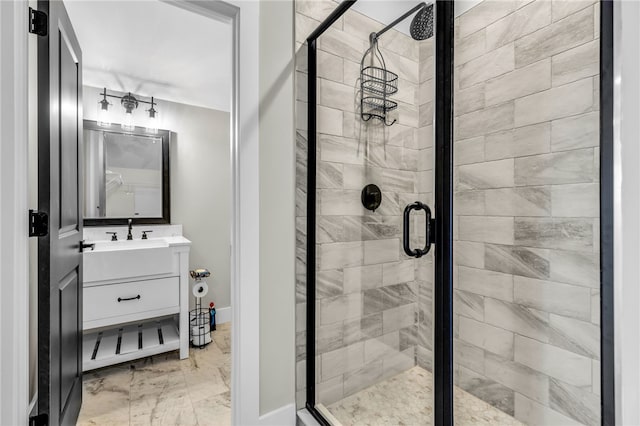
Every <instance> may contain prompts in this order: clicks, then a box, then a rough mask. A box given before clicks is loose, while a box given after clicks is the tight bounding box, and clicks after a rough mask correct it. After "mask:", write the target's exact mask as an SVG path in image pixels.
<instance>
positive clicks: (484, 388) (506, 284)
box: [296, 0, 613, 425]
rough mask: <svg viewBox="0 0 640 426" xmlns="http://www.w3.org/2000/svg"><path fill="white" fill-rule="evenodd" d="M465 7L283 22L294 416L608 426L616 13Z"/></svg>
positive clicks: (515, 5) (369, 5)
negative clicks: (291, 123) (292, 244)
mask: <svg viewBox="0 0 640 426" xmlns="http://www.w3.org/2000/svg"><path fill="white" fill-rule="evenodd" d="M385 3H386V6H388V7H386V8H385V7H384V6H385ZM465 4H467V7H468V9H467V10H462V6H459V7H458V6H455V7H454V2H449V1H442V2H440V1H437V2H435V3H428V4H427V3H420V2H418V1H389V2H380V1H376V2H372V1H368V0H360V1H357V2H355V1H344V2H342V3H336V2H333V1H330V0H323V1H317V0H314V1H297V2H296V50H297V56H296V81H297V98H296V99H297V116H298V120H297V138H296V141H297V170H298V179H297V187H296V191H297V214H296V216H297V222H296V226H297V266H296V271H297V294H296V301H297V309H296V313H297V319H296V320H297V326H296V329H297V336H296V357H297V405H298V408H307V409H308V410H309V411H310V412H311V413H312V414H313V415H314V417H316V419H317V420H318V421H320V422H321V423H322V424H327V423H331V424H338V423H342V424H345V425H347V424H438V425H442V424H453V423H455V424H501V425H508V424H514V425H519V424H532V425H533V424H536V425H537V424H586V425H595V424H600V423H602V424H613V385H612V383H613V382H612V377H613V371H612V370H613V362H612V347H613V344H612V312H611V307H612V300H611V282H612V276H611V267H612V265H611V258H612V257H611V253H612V247H611V241H610V237H608V235H610V233H609V232H608V231H609V230H610V228H611V224H612V222H611V220H612V219H611V198H610V196H611V183H612V180H611V176H612V175H611V138H612V133H611V126H610V122H611V117H612V111H611V96H610V95H611V91H612V82H611V68H612V59H611V54H612V49H611V39H612V31H611V4H610V3H609V2H603V3H599V2H594V1H592V0H587V1H570V0H551V1H550V0H532V1H531V0H530V1H494V0H484V1H476V2H466V3H465ZM469 5H470V6H471V7H469ZM601 99H602V102H601V101H600V100H601ZM600 235H603V238H602V241H601V239H600Z"/></svg>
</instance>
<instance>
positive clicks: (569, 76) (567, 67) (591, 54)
mask: <svg viewBox="0 0 640 426" xmlns="http://www.w3.org/2000/svg"><path fill="white" fill-rule="evenodd" d="M551 66H552V76H551V78H552V81H553V85H554V86H560V85H562V84H566V83H571V82H572V81H576V80H580V79H582V78H585V77H591V76H595V75H598V73H599V72H600V43H599V40H593V41H590V42H588V43H585V44H583V45H580V46H578V47H574V48H573V49H569V50H567V51H566V52H562V53H559V54H557V55H556V56H554V57H553V59H552V65H551Z"/></svg>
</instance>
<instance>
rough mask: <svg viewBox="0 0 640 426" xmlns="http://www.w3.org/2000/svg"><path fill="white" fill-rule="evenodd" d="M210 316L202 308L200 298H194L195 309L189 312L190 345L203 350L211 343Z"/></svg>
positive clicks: (206, 310) (207, 311)
mask: <svg viewBox="0 0 640 426" xmlns="http://www.w3.org/2000/svg"><path fill="white" fill-rule="evenodd" d="M210 318H211V316H210V314H209V310H208V309H205V308H203V307H202V298H200V297H196V306H195V309H192V310H191V311H189V330H190V331H191V345H193V346H194V347H196V348H200V349H202V348H204V347H205V346H206V345H208V344H209V343H211V319H210Z"/></svg>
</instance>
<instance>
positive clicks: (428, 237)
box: [402, 201, 433, 257]
mask: <svg viewBox="0 0 640 426" xmlns="http://www.w3.org/2000/svg"><path fill="white" fill-rule="evenodd" d="M413 210H424V212H425V214H426V216H427V217H426V226H425V244H424V248H422V249H419V248H417V249H412V248H411V247H410V241H411V228H410V222H411V212H412V211H413ZM402 231H403V232H402V236H403V241H402V245H403V248H404V252H405V253H406V254H407V255H408V256H411V257H422V256H424V255H425V254H427V253H429V250H430V249H431V244H432V242H433V220H432V219H431V209H430V208H429V206H427V205H426V204H423V203H421V202H420V201H416V202H415V203H413V204H408V205H407V207H405V209H404V223H403V230H402Z"/></svg>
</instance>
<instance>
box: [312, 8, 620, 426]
mask: <svg viewBox="0 0 640 426" xmlns="http://www.w3.org/2000/svg"><path fill="white" fill-rule="evenodd" d="M356 1H357V0H343V1H342V2H341V3H340V4H339V5H338V6H337V7H336V8H335V9H334V10H333V12H332V13H331V14H330V15H329V16H328V17H327V18H326V19H325V20H324V21H323V22H322V23H321V24H320V25H319V26H318V27H317V28H316V29H315V30H314V31H313V32H312V33H311V34H310V35H309V37H308V38H307V50H308V83H307V84H308V85H307V96H308V100H309V103H308V111H307V119H308V123H307V126H308V137H307V143H308V146H307V151H308V153H307V155H308V157H307V227H306V235H307V247H306V248H307V250H306V252H307V254H306V266H307V270H306V283H307V288H306V295H307V300H306V353H307V357H306V371H305V378H306V408H307V410H308V411H309V412H310V413H311V415H312V416H313V417H314V418H315V419H316V420H317V421H318V422H320V423H321V424H323V425H327V424H329V423H328V422H327V420H326V419H325V418H324V417H323V415H322V413H321V412H320V411H319V410H318V409H317V408H316V400H315V393H316V390H315V378H316V372H315V370H316V357H315V356H309V354H315V353H316V329H315V327H316V271H315V269H316V198H317V197H316V168H317V158H316V155H317V153H316V149H317V135H316V130H317V123H316V111H317V61H316V54H317V39H318V38H319V37H320V36H321V35H322V34H323V33H324V32H325V31H326V30H327V29H329V27H331V25H332V24H333V23H334V22H335V21H337V20H338V19H339V18H340V17H341V16H342V15H343V14H344V13H345V12H346V11H347V10H349V8H350V7H351V6H353V4H354V3H355V2H356ZM436 3H437V4H438V7H436V29H435V33H436V43H435V58H436V61H435V74H436V83H435V91H436V108H435V118H434V121H435V123H436V124H435V141H434V149H435V153H434V154H435V155H434V156H435V164H436V167H435V179H434V180H435V186H436V188H435V197H434V199H435V212H436V214H435V217H436V218H439V220H436V225H435V226H436V240H435V260H434V270H435V274H434V275H435V276H434V282H435V283H440V285H438V286H435V287H434V389H439V391H437V392H434V395H435V397H434V424H436V425H451V424H453V414H454V413H453V412H454V408H453V406H454V396H453V389H454V380H453V361H454V360H453V173H454V167H453V145H454V144H453V65H454V64H453V58H454V56H453V50H454V21H455V10H454V2H452V1H447V0H436ZM599 3H600V12H601V18H600V106H601V107H600V228H601V229H600V235H601V238H600V263H601V268H600V289H601V293H600V294H601V296H600V307H601V309H600V316H601V320H600V342H601V343H600V348H601V366H600V373H601V381H602V382H601V386H602V390H601V400H600V404H601V423H602V424H603V425H607V426H608V425H614V424H615V417H616V416H615V415H616V399H618V403H619V401H620V400H619V398H620V395H618V393H617V392H616V390H617V389H618V388H617V387H616V380H620V374H621V373H620V371H618V373H617V375H616V370H615V357H616V356H618V357H619V356H620V355H619V354H618V355H616V353H615V344H616V342H615V341H614V192H615V190H616V188H615V182H614V124H615V123H614V5H615V4H616V3H617V2H616V0H600V1H599ZM616 7H617V6H616ZM439 23H446V24H445V25H442V24H439ZM443 188H444V190H442V189H443ZM438 189H440V190H438ZM442 283H445V284H444V285H442ZM617 291H620V290H617Z"/></svg>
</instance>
